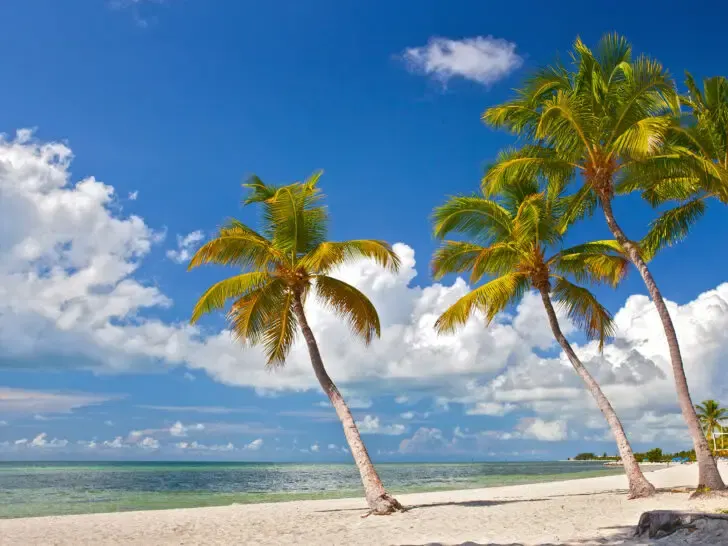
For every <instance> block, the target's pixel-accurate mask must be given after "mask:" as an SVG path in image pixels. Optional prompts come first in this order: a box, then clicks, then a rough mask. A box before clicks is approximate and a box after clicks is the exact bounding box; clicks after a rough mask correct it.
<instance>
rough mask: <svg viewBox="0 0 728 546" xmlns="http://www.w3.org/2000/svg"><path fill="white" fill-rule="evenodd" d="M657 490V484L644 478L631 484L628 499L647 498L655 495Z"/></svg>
mask: <svg viewBox="0 0 728 546" xmlns="http://www.w3.org/2000/svg"><path fill="white" fill-rule="evenodd" d="M656 492H657V490H656V489H655V486H654V485H652V484H651V483H650V482H648V481H647V480H644V481H642V482H640V483H636V484H634V483H633V484H630V487H629V495H627V499H628V500H632V499H646V498H647V497H651V496H652V495H654V494H655V493H656Z"/></svg>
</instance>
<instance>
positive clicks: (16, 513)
mask: <svg viewBox="0 0 728 546" xmlns="http://www.w3.org/2000/svg"><path fill="white" fill-rule="evenodd" d="M377 469H378V470H379V472H380V475H381V477H382V480H383V481H384V483H385V485H386V486H387V488H388V489H389V490H391V491H392V492H394V493H405V492H414V491H434V490H443V489H466V488H476V487H493V486H498V485H512V484H520V483H535V482H543V481H554V480H564V479H575V478H586V477H592V476H602V475H609V474H615V473H620V472H621V469H620V468H616V469H609V468H605V467H604V466H602V465H601V463H586V462H585V463H572V462H528V463H467V464H454V463H450V464H423V463H416V464H414V463H410V464H379V465H377ZM361 493H362V491H361V484H360V482H359V475H358V473H357V471H356V468H355V467H354V466H353V465H344V464H341V465H323V464H317V465H302V464H267V463H207V462H206V463H151V462H143V463H140V462H115V463H114V462H112V463H106V462H105V463H65V462H64V463H48V462H45V463H3V462H0V518H12V517H23V516H45V515H56V514H86V513H92V512H117V511H127V510H154V509H163V508H183V507H196V506H219V505H225V504H232V503H251V502H276V501H286V500H296V499H320V498H336V497H350V496H359V495H361Z"/></svg>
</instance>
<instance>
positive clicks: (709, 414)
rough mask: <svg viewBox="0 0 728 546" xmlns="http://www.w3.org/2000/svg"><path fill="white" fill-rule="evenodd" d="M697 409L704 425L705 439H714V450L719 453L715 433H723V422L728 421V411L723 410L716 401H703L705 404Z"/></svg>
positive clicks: (699, 405)
mask: <svg viewBox="0 0 728 546" xmlns="http://www.w3.org/2000/svg"><path fill="white" fill-rule="evenodd" d="M695 409H696V410H697V412H698V418H699V419H700V424H701V425H703V430H704V431H705V437H706V438H711V437H712V438H713V450H714V451H717V450H718V444H717V442H716V440H715V433H716V432H721V429H722V425H721V421H724V420H726V419H728V409H726V408H721V407H720V404H719V403H718V402H716V401H715V400H703V403H702V404H698V405H697V406H695ZM721 438H722V437H721Z"/></svg>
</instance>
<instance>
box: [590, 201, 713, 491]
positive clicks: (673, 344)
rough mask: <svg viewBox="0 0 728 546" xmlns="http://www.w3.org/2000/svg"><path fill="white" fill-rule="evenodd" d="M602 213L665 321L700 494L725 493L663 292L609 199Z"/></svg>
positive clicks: (605, 202)
mask: <svg viewBox="0 0 728 546" xmlns="http://www.w3.org/2000/svg"><path fill="white" fill-rule="evenodd" d="M601 203H602V210H603V211H604V216H605V218H606V220H607V225H608V226H609V229H610V231H611V232H612V235H614V237H615V239H617V241H618V242H619V244H621V245H622V247H623V248H624V249H625V251H626V253H627V257H628V258H629V260H630V261H631V262H632V263H633V264H634V266H635V267H636V268H637V271H639V273H640V275H641V276H642V280H643V281H644V282H645V286H646V287H647V291H648V292H649V294H650V297H651V298H652V302H653V303H654V304H655V307H656V308H657V314H658V315H659V316H660V320H661V321H662V327H663V329H664V330H665V337H666V338H667V345H668V348H669V350H670V360H671V362H672V374H673V376H674V377H675V388H676V390H677V398H678V401H679V402H680V409H681V410H682V414H683V419H685V422H686V423H687V425H688V431H689V432H690V436H691V437H692V439H693V446H694V447H695V457H696V459H697V461H698V491H700V490H704V489H706V488H708V489H725V484H724V483H723V479H722V478H721V477H720V472H719V471H718V466H717V465H716V463H715V459H714V458H713V455H712V454H711V453H710V448H709V447H708V442H707V440H706V439H705V436H704V435H703V431H702V429H701V427H700V421H699V419H698V414H697V413H696V412H695V406H693V401H692V400H691V398H690V390H689V388H688V380H687V378H686V377H685V368H684V367H683V361H682V355H681V354H680V345H679V343H678V340H677V333H676V332H675V326H674V325H673V323H672V318H670V312H669V311H668V310H667V305H665V300H664V299H663V298H662V294H661V293H660V290H659V289H658V288H657V284H656V283H655V279H654V278H653V277H652V273H650V270H649V269H648V268H647V264H646V263H645V261H644V260H643V259H642V256H641V255H640V253H639V249H638V248H637V247H636V246H635V244H634V243H633V242H632V241H630V240H629V239H628V238H627V236H626V235H625V233H624V231H622V228H621V227H620V226H619V224H617V221H616V220H615V218H614V212H613V211H612V203H611V200H610V199H602V200H601Z"/></svg>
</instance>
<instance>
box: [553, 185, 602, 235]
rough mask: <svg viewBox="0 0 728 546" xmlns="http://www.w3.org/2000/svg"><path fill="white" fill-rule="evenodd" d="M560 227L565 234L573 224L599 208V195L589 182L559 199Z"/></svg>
mask: <svg viewBox="0 0 728 546" xmlns="http://www.w3.org/2000/svg"><path fill="white" fill-rule="evenodd" d="M558 208H559V222H558V226H559V227H558V229H559V231H560V232H561V233H562V234H563V233H564V232H565V231H566V230H567V229H568V228H569V227H571V225H572V224H574V223H576V222H578V221H579V220H582V219H584V218H588V217H590V216H591V215H592V214H594V211H595V210H596V208H597V195H596V193H594V190H593V189H592V187H591V186H590V185H588V184H584V185H582V186H581V187H580V188H579V189H578V190H577V191H576V192H574V193H573V194H571V195H569V196H567V197H564V198H562V199H560V201H559V205H558Z"/></svg>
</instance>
